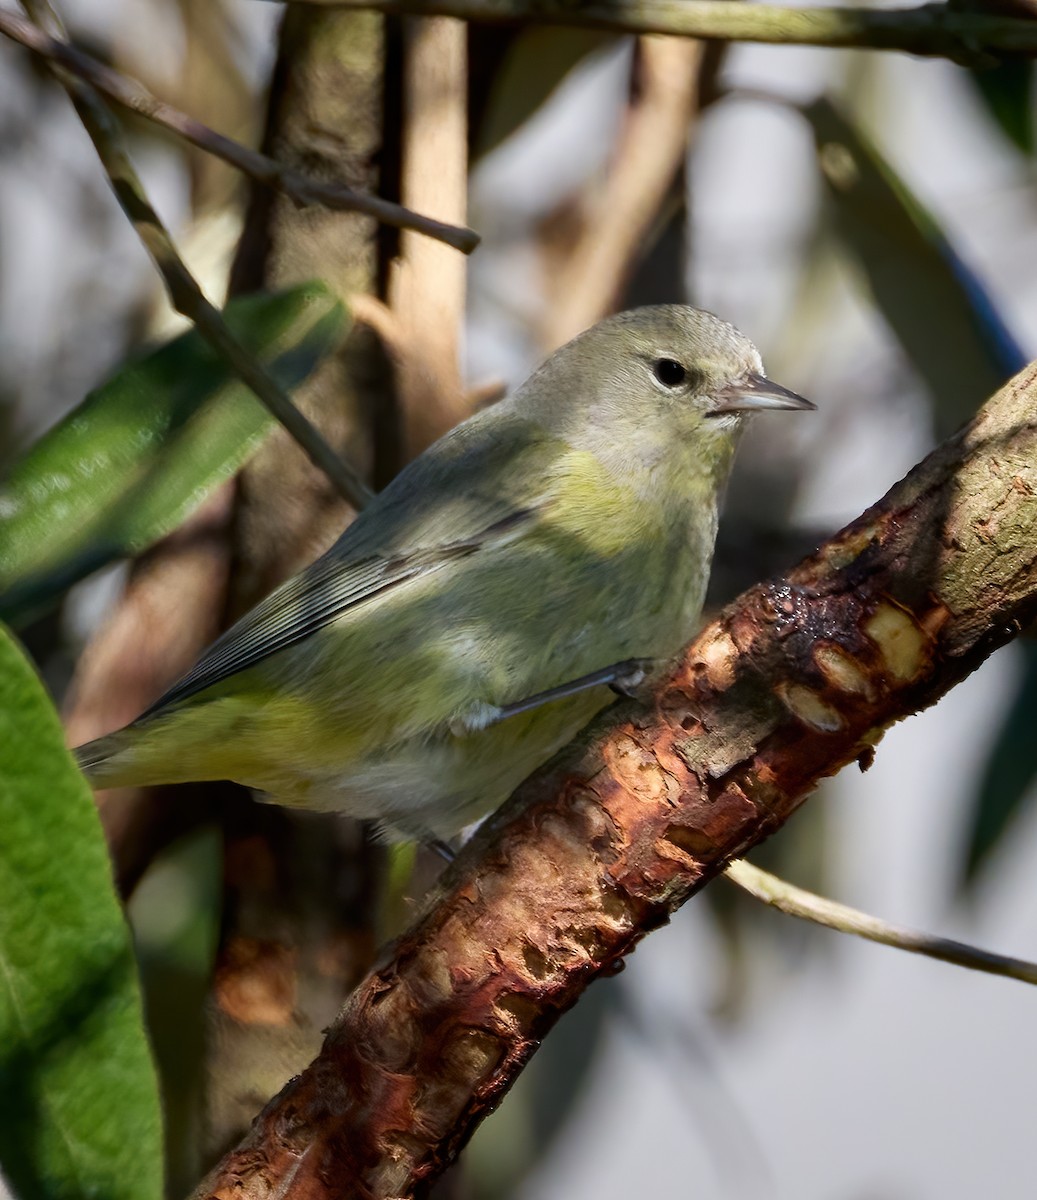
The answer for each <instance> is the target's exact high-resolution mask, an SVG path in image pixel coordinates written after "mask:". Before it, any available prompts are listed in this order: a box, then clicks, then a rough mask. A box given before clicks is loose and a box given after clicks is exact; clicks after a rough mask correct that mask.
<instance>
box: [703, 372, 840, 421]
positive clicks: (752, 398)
mask: <svg viewBox="0 0 1037 1200" xmlns="http://www.w3.org/2000/svg"><path fill="white" fill-rule="evenodd" d="M816 407H817V405H816V404H812V403H811V402H810V401H809V400H807V399H805V398H804V397H803V396H801V395H799V393H798V392H792V391H790V390H789V389H788V388H785V387H782V386H781V384H780V383H775V382H774V381H773V380H772V379H767V378H766V377H765V376H763V375H755V374H752V375H746V376H745V377H744V378H742V379H739V380H738V381H737V383H732V384H729V385H728V386H727V387H726V388H724V390H723V391H721V392H718V393H717V395H716V404H715V405H714V406H713V408H712V410H711V414H710V415H712V416H720V415H721V414H722V413H735V412H760V411H762V410H764V409H786V410H788V409H814V408H816Z"/></svg>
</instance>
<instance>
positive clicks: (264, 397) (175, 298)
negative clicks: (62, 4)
mask: <svg viewBox="0 0 1037 1200" xmlns="http://www.w3.org/2000/svg"><path fill="white" fill-rule="evenodd" d="M22 7H23V8H25V9H26V11H27V12H28V13H29V15H30V16H31V17H32V18H33V20H34V21H35V22H36V24H37V26H38V27H41V28H42V27H47V28H49V29H50V30H51V32H52V33H53V35H54V36H55V37H56V38H59V39H64V36H65V31H64V28H63V26H62V23H61V19H60V17H59V16H58V15H57V13H56V12H55V11H54V9H53V8H52V7H51V5H50V3H49V0H22ZM50 67H51V70H52V71H53V72H54V75H55V77H56V78H57V79H58V81H59V82H60V83H61V85H62V87H64V89H65V90H66V91H67V92H68V94H69V97H70V99H71V100H72V103H73V105H74V106H75V109H76V112H77V113H78V115H79V119H80V120H81V121H82V123H83V127H84V128H85V129H86V131H87V133H88V134H89V136H90V140H91V141H92V142H93V144H94V148H95V150H96V151H97V156H98V158H99V159H100V160H101V166H102V167H103V168H104V171H105V173H106V174H107V176H108V181H109V183H110V184H111V187H112V190H113V191H114V192H115V197H116V199H117V200H118V201H119V204H120V205H121V206H122V210H123V212H124V213H125V214H126V217H127V218H128V220H129V222H130V224H131V225H132V226H133V228H134V231H135V232H136V234H137V236H138V237H139V238H140V240H141V242H142V243H143V244H144V248H145V249H146V250H147V251H148V253H149V254H150V255H151V258H152V260H153V262H154V263H155V266H156V267H157V268H158V270H159V273H160V274H161V275H162V279H163V281H164V283H165V285H166V291H167V292H168V294H169V299H170V302H171V303H172V305H173V307H174V308H175V309H176V311H177V312H179V313H182V314H183V315H184V316H185V317H187V318H188V319H189V320H190V321H192V322H193V323H194V325H195V327H196V328H197V330H198V332H199V333H200V334H201V335H202V337H203V338H205V340H206V341H207V342H208V343H209V345H210V346H212V348H213V349H214V350H215V351H216V353H217V354H219V355H220V357H221V358H223V359H224V360H225V361H226V362H227V363H229V364H230V366H231V367H232V368H233V369H234V371H235V373H236V374H237V375H238V377H239V378H240V379H241V380H242V381H243V382H244V383H245V384H247V385H248V387H250V388H251V389H252V391H253V392H254V393H255V394H256V396H257V397H258V399H259V400H260V401H261V402H262V403H263V404H265V405H266V407H267V408H268V409H269V410H270V412H271V413H272V414H273V415H274V417H276V418H277V420H278V421H280V422H281V424H282V425H283V426H284V427H285V429H287V430H288V432H289V433H290V434H291V435H292V437H293V438H294V439H295V441H296V442H297V443H298V444H299V445H300V446H301V447H302V449H303V450H304V451H305V452H306V453H307V454H308V455H309V457H310V458H311V459H312V460H313V462H314V463H315V464H316V465H317V466H318V467H320V469H321V470H322V471H323V472H324V473H325V474H326V475H327V477H328V478H329V479H330V480H331V482H332V483H333V484H334V486H335V487H336V488H337V489H338V491H339V492H340V493H341V495H342V496H343V497H344V498H345V499H346V500H347V501H348V502H349V503H350V504H352V505H353V506H354V507H356V508H358V509H359V508H362V507H363V506H364V505H365V504H366V503H367V501H368V500H369V499H370V498H371V495H372V492H371V490H370V488H368V486H367V485H366V484H365V483H364V481H363V480H362V479H361V478H360V476H359V475H357V473H356V472H355V471H354V470H353V468H352V467H350V466H349V465H348V464H347V463H346V462H344V461H343V459H342V458H340V457H339V455H337V454H336V453H335V451H334V450H333V449H332V448H331V447H330V446H329V445H328V443H327V442H326V441H325V440H324V437H323V436H322V434H321V433H320V431H319V430H318V429H317V428H316V426H314V425H313V424H312V423H311V422H310V421H308V420H307V419H306V417H305V416H303V414H302V413H301V412H300V411H299V410H298V409H297V408H296V407H295V405H294V404H293V403H292V401H291V399H290V397H289V396H288V394H287V393H286V392H285V391H283V390H282V388H281V387H280V386H279V385H278V384H277V382H276V381H275V380H274V378H273V377H272V376H271V375H270V374H269V372H268V371H267V370H266V369H265V368H264V367H263V366H262V364H260V363H259V362H258V360H257V359H255V358H254V357H253V356H252V355H251V354H250V353H249V352H248V351H247V350H246V349H245V347H244V346H242V344H241V343H240V342H239V341H238V339H237V338H236V337H235V336H234V334H233V333H232V332H231V331H230V328H229V327H228V325H227V323H226V322H225V321H224V319H223V316H222V315H221V313H220V311H219V309H217V308H216V307H215V306H214V305H213V304H211V303H210V302H209V301H208V300H207V299H206V297H205V294H204V293H203V292H202V289H201V288H200V287H199V286H198V284H197V282H196V281H195V278H194V276H193V275H192V274H191V272H190V271H189V270H188V269H187V266H186V264H185V263H184V261H183V259H182V258H181V257H180V255H179V254H178V252H177V249H176V245H175V244H174V242H173V239H172V237H170V235H169V231H168V230H167V229H166V227H165V226H164V225H163V224H162V220H161V218H160V217H159V215H158V213H157V212H156V211H155V209H154V208H153V207H152V204H151V202H150V201H149V200H148V197H147V193H146V192H145V191H144V186H143V184H142V183H141V181H140V178H139V176H138V175H137V172H136V170H135V169H134V166H133V163H132V162H131V161H130V158H129V155H128V154H127V153H126V150H125V148H124V145H123V139H122V131H121V130H120V128H119V126H118V123H117V122H116V121H115V118H114V117H113V116H112V114H111V111H110V110H109V109H108V107H107V105H106V104H105V103H104V101H103V100H102V99H101V98H100V96H98V94H97V92H96V91H94V89H93V88H92V87H91V86H90V85H89V84H86V83H84V82H83V81H82V80H80V79H78V78H76V77H75V76H74V75H71V74H70V73H69V72H68V71H67V70H66V68H64V67H62V66H60V65H58V64H57V63H53V62H52V63H51V64H50Z"/></svg>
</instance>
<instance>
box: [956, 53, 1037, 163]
mask: <svg viewBox="0 0 1037 1200" xmlns="http://www.w3.org/2000/svg"><path fill="white" fill-rule="evenodd" d="M968 77H969V78H970V79H971V80H972V83H973V84H974V86H975V88H976V91H977V92H978V93H979V96H980V99H981V100H982V101H983V103H984V104H985V106H986V109H987V111H988V112H989V113H990V115H991V117H993V119H994V121H995V122H996V123H997V125H998V126H999V128H1000V129H1001V132H1002V133H1003V134H1004V135H1005V137H1007V138H1008V140H1009V141H1010V142H1012V143H1013V144H1014V145H1015V146H1016V147H1017V148H1018V149H1019V150H1021V151H1022V152H1023V153H1024V154H1032V153H1033V150H1034V129H1033V60H1032V59H1029V58H1006V59H1005V60H1004V61H1003V62H999V63H998V64H997V65H996V66H993V67H977V68H976V69H974V70H971V71H969V72H968Z"/></svg>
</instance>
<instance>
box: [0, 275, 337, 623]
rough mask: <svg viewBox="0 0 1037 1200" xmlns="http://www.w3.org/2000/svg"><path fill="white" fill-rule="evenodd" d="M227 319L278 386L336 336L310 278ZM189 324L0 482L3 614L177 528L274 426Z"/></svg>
mask: <svg viewBox="0 0 1037 1200" xmlns="http://www.w3.org/2000/svg"><path fill="white" fill-rule="evenodd" d="M226 317H227V321H228V324H229V325H230V326H231V328H232V329H233V330H234V332H235V333H236V334H237V335H238V337H239V338H240V339H241V340H242V342H243V343H244V344H245V345H246V346H247V347H248V348H249V349H250V350H251V351H252V352H253V353H255V354H256V355H257V356H258V358H259V359H260V360H261V361H263V362H264V363H265V364H266V365H267V366H268V367H269V369H270V371H271V373H272V374H273V375H274V377H275V378H276V379H277V380H278V382H279V383H280V384H281V385H282V387H285V388H287V389H291V388H294V387H297V386H298V385H299V384H300V383H301V382H302V381H303V380H304V379H305V378H306V377H307V376H308V375H309V374H310V372H311V371H313V369H314V368H315V367H316V366H317V365H318V363H320V362H321V360H322V359H323V358H324V356H325V355H326V354H327V353H328V352H329V351H330V350H331V349H332V348H333V347H334V346H335V345H336V343H337V342H338V340H339V339H340V338H341V336H342V333H343V330H344V328H345V323H346V315H345V311H344V309H343V308H342V306H341V304H339V303H338V301H337V300H335V299H334V297H333V296H332V295H331V294H330V293H329V292H328V291H327V289H325V288H324V287H323V285H321V284H319V283H311V284H306V285H303V286H301V287H297V288H293V289H292V290H291V291H287V292H282V293H278V294H277V295H254V296H246V297H242V298H241V299H239V300H236V301H233V302H232V303H231V304H229V305H228V306H227V311H226ZM273 424H274V422H273V418H272V417H271V416H270V415H269V414H268V412H267V410H266V409H265V408H264V406H263V405H262V404H261V403H260V402H259V400H257V399H256V397H255V396H254V395H253V394H252V392H251V391H250V390H249V389H248V388H247V387H245V385H244V384H242V383H240V382H239V381H238V380H237V378H236V377H235V376H234V375H233V373H232V371H231V370H230V368H229V367H228V366H227V365H226V364H225V363H224V362H223V361H222V360H221V359H220V358H219V357H218V356H217V355H216V354H215V353H214V352H213V351H212V350H211V349H210V348H209V347H208V346H207V345H206V344H205V342H204V341H203V340H202V339H201V337H200V336H199V335H198V334H197V333H196V332H194V331H193V330H192V331H190V332H188V333H185V334H183V335H182V336H180V337H178V338H176V339H175V340H174V341H172V342H169V343H168V344H167V345H165V346H162V347H161V348H160V349H158V350H155V351H153V352H152V353H150V354H147V355H145V356H144V357H142V358H139V359H137V360H136V361H134V362H131V363H129V364H128V365H127V366H125V367H123V368H122V370H120V371H119V372H118V373H117V374H116V375H115V376H114V377H113V378H112V379H110V380H109V381H108V382H107V383H106V384H104V385H103V386H102V387H100V388H98V389H97V390H96V391H94V392H91V393H90V395H89V396H87V398H86V399H85V400H84V401H83V403H82V404H80V405H79V407H78V408H76V409H75V410H74V411H73V412H72V413H70V414H69V415H68V416H67V417H66V418H65V419H64V420H63V421H61V422H59V424H58V425H56V426H55V427H54V428H53V429H52V430H50V431H49V432H48V433H46V434H44V436H43V437H42V438H41V439H40V440H39V441H38V442H37V443H36V444H35V445H34V446H33V447H32V448H31V449H30V450H29V452H28V453H27V454H26V456H25V457H24V458H23V459H22V460H21V461H20V462H19V463H18V464H17V465H16V466H15V467H14V469H13V471H12V472H11V474H10V475H9V477H8V479H7V480H6V482H5V483H4V484H3V485H0V617H3V618H4V619H7V620H12V619H14V618H15V617H17V616H23V615H25V614H26V613H27V612H31V611H32V610H33V609H34V608H36V607H38V606H39V605H41V604H43V603H45V602H46V601H48V600H50V599H51V598H52V597H53V596H54V595H56V594H57V593H59V592H60V591H62V590H63V589H64V588H67V587H68V586H69V585H71V584H72V583H75V582H76V581H77V580H78V579H81V578H82V577H83V576H85V575H87V574H89V573H90V572H91V571H93V570H96V569H97V568H98V567H101V566H103V565H104V564H105V563H108V562H110V561H112V560H113V559H116V558H122V557H125V556H127V555H132V554H138V553H140V552H141V551H142V550H144V549H146V548H147V547H148V546H149V545H151V544H152V543H153V542H155V541H156V540H158V539H159V538H160V537H162V536H164V535H165V534H167V533H169V532H170V531H171V530H173V529H175V528H176V527H177V525H179V524H180V523H181V522H182V521H183V520H184V519H185V517H187V516H188V515H189V514H190V513H191V512H192V511H193V510H194V509H195V508H197V507H198V505H199V504H200V503H201V502H202V500H203V499H204V498H205V497H206V495H208V494H209V492H211V491H212V489H213V488H214V487H216V486H217V484H219V483H221V482H222V481H223V480H224V479H226V478H228V477H229V476H230V475H231V474H233V472H234V471H236V470H237V469H238V468H239V467H240V466H241V465H242V464H243V463H244V462H245V461H246V459H248V457H249V456H250V455H251V454H252V452H253V451H254V450H256V449H257V448H258V446H259V445H260V443H261V442H262V440H263V439H264V438H265V437H266V435H267V434H268V433H269V432H270V430H271V429H272V428H273Z"/></svg>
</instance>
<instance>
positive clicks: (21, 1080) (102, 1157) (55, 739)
mask: <svg viewBox="0 0 1037 1200" xmlns="http://www.w3.org/2000/svg"><path fill="white" fill-rule="evenodd" d="M0 828H2V829H3V837H2V838H0V1080H2V1081H3V1082H2V1086H0V1167H2V1169H3V1173H4V1175H5V1176H6V1177H7V1179H8V1181H9V1182H10V1183H11V1185H12V1187H13V1188H14V1189H15V1191H16V1193H17V1194H18V1195H20V1196H21V1197H23V1200H80V1198H82V1200H87V1198H93V1200H102V1198H103V1200H160V1197H161V1195H162V1133H161V1119H160V1114H159V1102H158V1087H157V1083H156V1079H155V1071H154V1067H153V1065H152V1061H151V1055H150V1052H149V1049H148V1044H147V1039H146V1037H145V1034H144V1027H143V1018H142V1013H141V1001H140V994H139V989H138V985H137V974H136V967H135V964H134V959H133V953H132V950H131V947H130V935H129V930H128V928H127V926H126V922H125V920H124V919H123V914H122V910H121V908H120V906H119V902H118V900H117V899H116V896H115V892H114V890H113V887H112V878H111V871H110V868H109V862H108V854H107V851H106V848H105V843H104V836H103V834H102V832H101V824H100V821H99V820H98V818H97V811H96V809H95V807H94V802H93V798H92V796H91V794H90V790H89V788H88V787H87V786H86V783H85V782H84V781H83V779H82V777H81V776H80V774H79V772H78V771H77V770H76V768H75V765H74V764H73V761H72V757H71V755H70V754H69V753H68V751H67V750H66V749H65V744H64V738H63V737H62V731H61V726H60V723H59V721H58V717H57V714H56V713H55V711H54V708H53V705H52V704H51V703H50V700H49V699H48V698H47V695H46V693H45V692H44V690H43V687H42V686H41V684H40V682H39V680H38V679H37V677H36V674H35V672H34V671H33V669H32V667H31V665H30V664H29V662H28V661H27V660H26V658H25V657H24V655H23V654H22V652H21V650H20V649H19V648H18V646H17V645H16V644H15V642H14V641H13V640H12V639H11V637H10V636H9V635H8V633H7V631H6V630H4V629H3V627H2V626H0Z"/></svg>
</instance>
